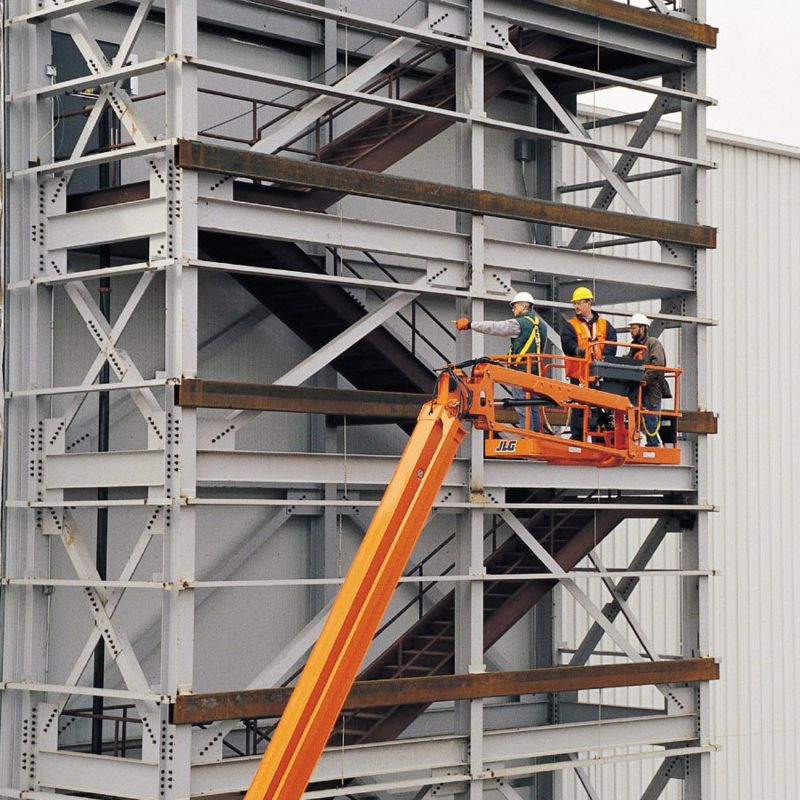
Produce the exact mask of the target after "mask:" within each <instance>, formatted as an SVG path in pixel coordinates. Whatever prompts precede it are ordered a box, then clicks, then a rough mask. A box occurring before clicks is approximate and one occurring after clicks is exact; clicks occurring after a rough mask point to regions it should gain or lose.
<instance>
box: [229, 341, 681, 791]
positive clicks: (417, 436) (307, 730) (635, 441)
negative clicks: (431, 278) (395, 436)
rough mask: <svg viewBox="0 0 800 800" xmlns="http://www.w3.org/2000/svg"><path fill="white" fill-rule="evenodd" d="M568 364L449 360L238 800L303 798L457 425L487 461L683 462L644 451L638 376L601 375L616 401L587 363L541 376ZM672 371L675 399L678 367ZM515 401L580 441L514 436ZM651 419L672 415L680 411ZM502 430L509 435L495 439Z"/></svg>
mask: <svg viewBox="0 0 800 800" xmlns="http://www.w3.org/2000/svg"><path fill="white" fill-rule="evenodd" d="M532 359H535V360H536V363H534V362H533V360H532ZM548 359H550V360H548ZM555 359H560V361H557V360H555ZM564 361H565V358H564V357H563V356H546V355H536V356H530V357H528V361H527V365H526V367H525V368H524V369H519V368H515V369H514V368H511V367H509V366H508V362H507V360H506V359H504V358H502V357H497V358H491V359H488V358H485V359H478V360H477V361H472V362H467V363H465V364H461V365H452V364H451V365H448V366H447V367H445V369H444V370H442V372H441V374H440V376H439V379H438V381H437V384H436V394H435V396H434V398H433V400H432V401H431V402H429V403H426V404H425V405H424V406H423V407H422V411H421V412H420V415H419V417H418V419H417V424H416V427H415V428H414V431H413V432H412V434H411V438H410V439H409V441H408V444H407V445H406V448H405V451H404V452H403V455H402V457H401V458H400V462H399V463H398V465H397V468H396V469H395V472H394V475H393V476H392V479H391V481H390V482H389V485H388V486H387V488H386V492H385V493H384V495H383V499H382V500H381V503H380V505H379V506H378V508H377V510H376V512H375V516H374V517H373V519H372V522H371V523H370V526H369V528H368V530H367V532H366V534H365V536H364V540H363V542H362V544H361V547H360V548H359V549H358V552H357V553H356V556H355V559H354V560H353V564H352V566H351V567H350V570H349V572H348V573H347V576H346V577H345V580H344V582H343V584H342V586H341V588H340V590H339V593H338V595H337V597H336V600H335V601H334V604H333V606H332V607H331V610H330V613H329V615H328V618H327V620H326V622H325V626H324V627H323V629H322V632H321V634H320V637H319V639H318V640H317V643H316V644H315V645H314V648H313V649H312V651H311V654H310V655H309V658H308V661H307V663H306V665H305V667H304V669H303V672H302V674H301V675H300V678H299V680H298V682H297V685H296V686H295V689H294V691H293V692H292V695H291V698H290V699H289V703H288V705H287V706H286V710H285V711H284V713H283V716H282V717H281V719H280V721H279V723H278V726H277V727H276V729H275V732H274V735H273V737H272V740H271V742H270V744H269V747H268V748H267V751H266V752H265V753H264V756H263V758H262V760H261V763H260V765H259V767H258V771H257V772H256V775H255V777H254V778H253V782H252V784H251V785H250V788H249V789H248V791H247V794H246V796H245V800H299V798H300V797H301V795H302V794H303V792H304V791H305V789H306V786H307V784H308V781H309V780H310V778H311V775H312V773H313V771H314V767H315V766H316V764H317V761H318V759H319V757H320V755H321V753H322V751H323V749H324V748H325V745H326V743H327V741H328V739H329V737H330V734H331V731H332V730H333V726H334V724H335V723H336V719H337V718H338V716H339V712H340V711H341V708H342V705H343V704H344V701H345V698H346V697H347V694H348V692H349V691H350V687H351V686H352V684H353V681H354V680H355V677H356V673H357V672H358V669H359V667H360V666H361V663H362V662H363V660H364V657H365V656H366V653H367V650H368V648H369V645H370V643H371V641H372V638H373V636H374V635H375V631H376V630H377V627H378V624H379V623H380V621H381V618H382V617H383V614H384V612H385V611H386V608H387V606H388V605H389V601H390V599H391V596H392V593H393V592H394V589H395V587H396V586H397V583H398V581H399V579H400V577H401V575H402V573H403V569H404V568H405V566H406V564H407V563H408V559H409V557H410V556H411V552H412V550H413V549H414V545H415V544H416V542H417V539H418V538H419V535H420V533H421V532H422V528H423V526H424V524H425V521H426V519H427V518H428V514H429V513H430V510H431V507H432V506H433V502H434V500H435V498H436V493H437V492H438V490H439V488H440V487H441V485H442V482H443V481H444V478H445V475H446V474H447V470H448V469H449V468H450V465H451V464H452V462H453V459H454V458H455V455H456V451H457V450H458V446H459V444H460V443H461V441H462V439H463V438H464V435H465V434H466V429H465V427H464V424H463V423H464V421H466V420H469V421H470V422H472V425H473V427H475V428H477V429H479V430H484V431H487V434H488V435H487V437H486V446H485V447H486V455H487V456H491V457H497V458H508V457H511V458H529V459H540V460H545V461H547V462H549V463H552V464H573V465H575V464H577V465H590V466H597V467H612V466H618V465H620V464H625V463H650V464H653V463H673V464H674V463H680V450H679V449H678V448H677V447H671V448H670V447H660V448H654V447H645V446H643V445H642V442H643V436H642V434H641V430H640V429H641V423H642V414H643V413H644V409H643V408H642V406H641V387H639V386H638V384H637V376H639V375H641V374H643V372H639V373H633V374H634V377H633V378H632V379H631V380H630V381H628V383H630V384H631V386H625V380H622V381H620V380H619V379H618V377H617V378H615V381H616V382H613V381H611V380H610V379H608V378H605V380H607V381H608V382H607V383H606V384H605V385H606V386H607V387H611V386H614V387H616V388H617V389H619V384H620V383H621V384H622V385H623V386H622V390H621V391H618V392H616V393H615V392H612V391H603V386H604V383H603V380H604V378H603V377H602V375H603V372H602V370H600V371H599V372H598V370H594V372H595V373H596V374H595V375H592V374H591V372H592V370H591V369H590V366H591V365H590V364H589V362H588V361H587V362H583V361H582V362H581V370H582V375H583V376H584V378H585V384H588V385H576V384H570V383H565V382H564V381H562V380H559V379H557V378H556V377H548V376H552V375H554V374H555V373H556V370H557V369H559V368H560V369H562V370H563V367H564ZM612 366H613V365H612ZM623 366H625V365H623ZM639 369H640V370H641V369H642V368H641V367H639ZM666 371H667V372H669V370H666ZM671 372H672V373H674V375H673V377H674V380H675V384H676V385H675V397H677V378H678V373H679V370H672V371H671ZM605 374H606V375H609V374H612V373H609V372H606V373H605ZM622 374H623V378H624V373H622ZM598 375H599V376H600V377H598ZM499 386H506V387H518V388H521V389H523V390H524V397H523V398H522V399H520V398H498V397H497V396H496V394H497V392H496V390H497V388H498V387H499ZM637 387H638V388H637ZM514 405H516V406H517V407H519V406H524V407H526V408H528V407H530V412H528V411H526V414H527V415H528V421H529V420H530V416H529V415H530V413H537V414H541V419H542V420H545V419H546V410H547V409H548V408H550V409H553V410H558V411H559V412H561V413H563V412H567V413H569V411H570V410H575V409H578V410H581V411H583V412H584V418H585V421H584V436H583V438H582V439H581V440H579V441H576V440H572V439H564V438H561V437H560V436H557V435H555V434H554V433H553V432H552V431H551V432H548V433H540V432H535V431H533V430H530V429H529V427H530V426H526V427H522V428H519V427H514V426H511V425H508V424H505V423H502V422H498V420H497V416H496V410H497V409H498V408H504V407H509V406H514ZM676 408H677V406H676ZM598 409H599V410H601V411H602V415H603V419H604V420H605V421H604V422H603V424H602V425H598V426H597V427H592V424H591V423H588V422H586V419H588V417H589V415H590V412H592V410H598ZM659 413H660V414H661V413H663V414H672V415H673V416H675V415H677V413H678V412H677V411H668V412H659ZM500 434H502V435H504V436H506V437H510V438H499V435H500Z"/></svg>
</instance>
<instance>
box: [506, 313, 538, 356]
mask: <svg viewBox="0 0 800 800" xmlns="http://www.w3.org/2000/svg"><path fill="white" fill-rule="evenodd" d="M523 319H527V320H528V321H529V322H530V323H531V324H532V325H533V328H532V330H531V335H530V336H529V337H528V339H527V341H526V342H525V344H524V345H522V347H521V349H520V350H519V352H518V353H515V352H514V351H513V346H509V348H508V363H509V364H510V365H512V366H513V365H516V364H519V362H520V361H522V357H523V356H524V355H527V353H528V351H529V350H530V349H531V345H532V344H534V343H535V344H536V355H537V356H538V355H539V354H541V352H542V333H541V331H540V330H539V317H529V316H527V315H525V316H524V317H523Z"/></svg>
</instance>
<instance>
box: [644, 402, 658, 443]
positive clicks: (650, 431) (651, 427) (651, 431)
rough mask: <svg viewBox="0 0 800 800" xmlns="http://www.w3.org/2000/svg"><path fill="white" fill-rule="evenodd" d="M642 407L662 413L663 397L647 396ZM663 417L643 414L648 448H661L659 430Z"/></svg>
mask: <svg viewBox="0 0 800 800" xmlns="http://www.w3.org/2000/svg"><path fill="white" fill-rule="evenodd" d="M642 407H643V408H646V409H647V410H648V411H661V397H660V396H656V395H651V394H645V395H644V397H642ZM660 423H661V416H660V415H659V414H642V430H643V431H644V435H645V439H646V440H647V446H648V447H660V446H661V439H660V438H659V436H658V429H659V427H661V425H660Z"/></svg>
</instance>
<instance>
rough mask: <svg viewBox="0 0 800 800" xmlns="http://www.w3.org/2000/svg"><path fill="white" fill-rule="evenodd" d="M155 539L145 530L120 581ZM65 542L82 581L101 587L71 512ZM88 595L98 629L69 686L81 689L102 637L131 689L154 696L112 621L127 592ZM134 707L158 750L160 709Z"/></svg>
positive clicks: (98, 590)
mask: <svg viewBox="0 0 800 800" xmlns="http://www.w3.org/2000/svg"><path fill="white" fill-rule="evenodd" d="M152 535H153V534H152V532H151V531H150V529H149V527H148V528H145V530H144V531H143V532H142V534H141V535H140V537H139V541H138V542H137V543H136V546H135V547H134V549H133V552H132V553H131V555H130V557H129V558H128V561H127V563H126V565H125V567H124V568H123V571H122V575H121V576H120V580H129V579H130V577H131V576H132V575H133V572H134V570H135V569H136V567H137V565H138V564H139V562H140V561H141V559H142V556H143V555H144V552H145V550H146V549H147V545H148V544H149V542H150V539H151V538H152ZM61 541H62V543H63V544H64V549H65V550H66V551H67V555H68V556H69V559H70V561H71V562H72V566H73V568H74V570H75V572H76V574H77V575H78V577H79V578H80V579H81V580H83V581H86V582H87V583H88V582H91V583H100V581H101V579H100V576H99V574H98V572H97V569H96V567H95V565H94V560H93V559H92V557H91V555H90V554H89V551H88V550H87V548H86V545H85V544H84V542H83V538H82V536H81V533H80V530H79V529H78V526H77V524H76V522H75V519H74V517H73V516H72V514H71V513H70V512H69V511H68V510H65V511H64V519H63V524H62V531H61ZM84 591H85V594H86V599H87V602H88V603H89V608H90V611H91V614H92V618H93V620H94V624H95V627H94V629H93V630H92V632H91V633H90V635H89V638H88V640H87V642H86V644H85V646H84V648H83V650H82V651H81V655H80V656H79V658H78V661H76V663H75V666H74V667H73V669H72V671H71V672H70V675H69V677H68V679H67V685H69V686H74V685H77V682H78V680H79V679H80V676H81V675H82V674H83V671H84V670H85V669H86V665H87V664H88V662H89V659H90V658H91V656H92V653H93V652H94V648H95V646H96V645H97V643H98V641H99V640H100V637H101V636H102V638H103V641H104V642H105V645H106V649H107V650H108V652H109V654H110V656H111V659H112V660H113V661H114V662H115V663H116V665H117V668H118V669H119V671H120V674H121V675H122V679H123V681H124V682H125V686H126V687H127V689H128V690H129V691H132V692H135V693H137V694H139V695H149V694H151V690H150V683H149V681H148V680H147V677H146V676H145V674H144V671H143V670H142V666H141V664H140V663H139V660H138V659H137V658H136V654H135V653H134V651H133V647H132V646H131V643H130V641H129V640H128V637H127V636H126V635H125V633H124V631H122V630H121V629H119V628H118V627H116V626H115V625H114V622H113V620H112V616H113V614H114V611H115V610H116V608H117V606H118V605H119V602H120V600H121V599H122V596H123V594H124V589H116V590H109V589H107V588H106V587H104V586H101V585H93V586H86V587H85V589H84ZM134 703H135V705H136V708H137V710H138V712H139V714H140V716H141V718H142V726H143V728H144V736H145V737H146V738H147V739H149V743H150V744H151V745H153V746H155V744H156V742H157V738H156V735H157V731H158V725H157V719H158V708H157V705H156V703H155V702H154V701H153V700H148V699H136V700H134ZM64 705H65V701H64V700H62V702H61V704H60V709H63V707H64Z"/></svg>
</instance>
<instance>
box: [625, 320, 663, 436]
mask: <svg viewBox="0 0 800 800" xmlns="http://www.w3.org/2000/svg"><path fill="white" fill-rule="evenodd" d="M652 324H653V323H652V321H651V320H649V319H648V318H647V317H646V316H645V315H644V314H642V313H640V312H637V313H636V314H634V315H633V316H632V317H631V343H632V344H634V345H637V346H636V347H631V349H630V351H629V352H628V355H629V356H630V357H631V358H636V359H638V360H640V361H643V362H644V365H645V373H644V374H645V379H644V386H643V387H642V406H643V407H644V408H646V409H647V410H648V411H652V412H654V413H652V414H643V415H642V428H643V429H644V435H645V439H646V441H647V446H648V447H659V446H660V445H661V439H660V437H659V435H658V431H659V428H660V427H661V415H660V414H659V413H658V412H659V411H661V402H662V400H663V398H665V397H672V393H671V392H670V390H669V385H668V384H667V380H666V378H665V377H664V373H663V372H661V371H660V370H657V369H647V367H648V366H650V367H663V366H666V363H667V357H666V354H665V353H664V347H663V345H662V344H661V342H659V341H658V339H657V338H656V337H655V336H650V335H649V333H650V326H651V325H652Z"/></svg>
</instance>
